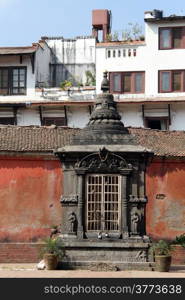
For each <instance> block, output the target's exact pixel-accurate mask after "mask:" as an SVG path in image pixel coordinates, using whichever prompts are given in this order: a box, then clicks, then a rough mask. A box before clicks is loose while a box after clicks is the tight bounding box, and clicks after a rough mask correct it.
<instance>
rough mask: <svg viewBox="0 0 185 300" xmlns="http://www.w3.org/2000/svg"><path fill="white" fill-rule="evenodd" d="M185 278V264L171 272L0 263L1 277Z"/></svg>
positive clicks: (172, 268)
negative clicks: (55, 267) (50, 268)
mask: <svg viewBox="0 0 185 300" xmlns="http://www.w3.org/2000/svg"><path fill="white" fill-rule="evenodd" d="M170 277H171V278H185V265H184V266H172V267H171V269H170V272H154V271H126V270H125V271H117V272H101V271H89V270H54V271H49V270H42V271H41V270H37V268H36V264H0V278H170Z"/></svg>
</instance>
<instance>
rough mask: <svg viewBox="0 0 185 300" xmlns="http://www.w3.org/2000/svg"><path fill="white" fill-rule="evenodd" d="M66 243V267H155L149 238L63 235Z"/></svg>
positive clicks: (92, 268)
mask: <svg viewBox="0 0 185 300" xmlns="http://www.w3.org/2000/svg"><path fill="white" fill-rule="evenodd" d="M63 244H64V246H65V257H64V258H63V261H62V263H61V268H63V269H89V270H98V269H100V270H101V269H102V270H105V269H112V270H153V264H152V262H151V258H150V257H149V253H148V249H149V243H147V242H142V241H140V242H138V241H130V242H124V241H123V240H117V241H112V240H110V241H104V240H100V241H97V240H82V241H79V240H66V241H65V239H63Z"/></svg>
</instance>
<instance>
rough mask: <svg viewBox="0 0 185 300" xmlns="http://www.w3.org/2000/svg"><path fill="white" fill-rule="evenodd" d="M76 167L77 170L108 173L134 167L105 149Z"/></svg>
mask: <svg viewBox="0 0 185 300" xmlns="http://www.w3.org/2000/svg"><path fill="white" fill-rule="evenodd" d="M75 167H76V169H87V170H93V171H95V170H96V171H99V170H102V171H103V170H105V171H106V173H107V172H114V171H119V170H128V169H129V170H131V169H132V165H131V164H127V162H126V160H125V159H124V158H123V157H121V156H119V155H116V154H114V153H111V152H109V151H108V150H107V149H106V148H105V147H104V148H103V149H100V151H99V152H97V153H93V154H90V155H87V156H86V157H85V158H83V159H82V160H81V161H80V162H78V163H77V164H76V165H75Z"/></svg>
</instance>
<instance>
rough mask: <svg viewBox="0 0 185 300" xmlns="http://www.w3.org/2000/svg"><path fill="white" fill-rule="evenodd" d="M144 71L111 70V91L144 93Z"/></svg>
mask: <svg viewBox="0 0 185 300" xmlns="http://www.w3.org/2000/svg"><path fill="white" fill-rule="evenodd" d="M144 77H145V73H144V72H111V73H110V91H111V93H125V94H127V93H132V94H137V93H144V79H145V78H144Z"/></svg>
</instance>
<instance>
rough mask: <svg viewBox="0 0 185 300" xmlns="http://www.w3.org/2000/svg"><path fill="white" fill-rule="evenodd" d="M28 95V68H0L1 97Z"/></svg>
mask: <svg viewBox="0 0 185 300" xmlns="http://www.w3.org/2000/svg"><path fill="white" fill-rule="evenodd" d="M25 94H26V67H21V68H20V67H5V68H0V95H25Z"/></svg>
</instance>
